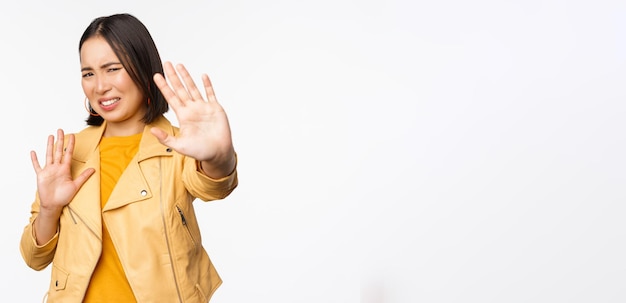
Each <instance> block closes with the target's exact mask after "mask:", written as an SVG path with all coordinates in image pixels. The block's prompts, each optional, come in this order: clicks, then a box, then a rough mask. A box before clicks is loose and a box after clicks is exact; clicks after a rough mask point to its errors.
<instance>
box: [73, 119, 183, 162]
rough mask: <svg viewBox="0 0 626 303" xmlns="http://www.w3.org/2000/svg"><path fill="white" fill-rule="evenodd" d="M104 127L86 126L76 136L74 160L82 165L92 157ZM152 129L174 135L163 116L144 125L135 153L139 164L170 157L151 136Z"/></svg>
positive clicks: (171, 127) (105, 123)
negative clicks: (165, 156)
mask: <svg viewBox="0 0 626 303" xmlns="http://www.w3.org/2000/svg"><path fill="white" fill-rule="evenodd" d="M106 125H107V122H106V121H105V122H104V123H102V125H100V126H88V127H87V128H85V129H84V130H83V131H81V132H80V133H78V134H76V142H77V143H76V145H75V147H74V154H73V156H72V158H73V159H74V160H76V161H80V162H83V163H84V162H87V160H88V159H90V158H91V157H92V155H93V153H95V152H96V151H97V149H98V144H99V143H100V139H101V138H102V135H103V134H104V130H105V129H106ZM152 127H158V128H160V129H162V130H164V131H165V132H166V133H167V134H168V135H170V136H173V135H174V127H173V126H172V124H171V123H170V121H169V120H167V118H165V117H164V116H160V117H159V118H157V119H156V120H155V121H153V122H152V123H150V124H148V125H146V126H145V127H144V129H143V134H142V136H141V142H140V143H139V151H138V152H137V160H138V161H139V162H141V161H142V160H145V159H147V158H150V157H154V156H162V155H168V154H169V155H171V153H170V152H168V151H167V150H168V148H167V147H166V146H164V145H163V144H161V143H160V142H159V140H158V139H157V138H156V137H155V136H154V135H152V133H151V132H150V129H151V128H152Z"/></svg>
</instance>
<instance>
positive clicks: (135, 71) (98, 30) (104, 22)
mask: <svg viewBox="0 0 626 303" xmlns="http://www.w3.org/2000/svg"><path fill="white" fill-rule="evenodd" d="M92 37H102V38H104V40H106V41H107V43H109V45H110V46H111V48H112V49H113V52H115V55H117V57H118V58H119V59H120V61H121V63H122V65H123V66H124V69H126V72H128V75H129V76H130V78H131V79H132V80H133V82H135V84H136V85H137V86H138V87H139V89H140V90H141V91H142V92H143V95H144V97H145V102H144V104H145V106H146V107H147V108H148V111H147V112H146V114H145V115H144V116H143V120H142V121H143V122H145V123H151V122H152V121H154V120H155V119H156V118H157V117H159V116H161V115H162V114H164V113H165V112H167V111H168V110H169V105H168V104H167V102H166V101H165V98H164V97H163V94H161V91H160V90H159V89H158V87H157V86H156V84H155V83H154V80H153V78H152V77H153V76H154V74H155V73H160V74H163V62H162V61H161V56H160V55H159V51H158V50H157V48H156V45H155V43H154V40H152V36H151V35H150V33H149V32H148V29H147V28H146V26H145V25H144V24H143V23H141V21H139V19H137V18H136V17H134V16H132V15H129V14H115V15H110V16H104V17H99V18H96V19H94V20H93V21H92V22H91V23H90V24H89V26H88V27H87V29H85V31H84V32H83V35H82V37H80V43H79V45H78V52H79V54H80V50H81V49H82V47H83V43H85V41H87V40H88V39H89V38H92ZM148 100H149V102H148ZM89 110H90V111H92V113H94V114H95V111H93V109H92V108H91V106H90V107H89ZM85 122H87V125H102V123H103V122H104V119H103V118H102V117H101V116H96V115H89V117H87V119H86V120H85Z"/></svg>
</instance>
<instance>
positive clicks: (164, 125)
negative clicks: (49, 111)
mask: <svg viewBox="0 0 626 303" xmlns="http://www.w3.org/2000/svg"><path fill="white" fill-rule="evenodd" d="M152 127H158V128H160V129H162V130H164V131H165V132H166V133H167V134H169V135H174V134H175V128H174V127H173V126H172V124H171V123H170V122H169V121H168V120H167V119H166V118H165V117H164V116H161V117H159V118H157V119H156V120H155V121H154V122H153V123H151V124H148V125H146V126H145V127H144V130H143V134H142V137H141V141H140V143H139V150H138V151H137V155H136V156H135V158H134V159H135V160H134V161H131V163H129V165H128V167H127V169H126V171H125V173H124V174H123V175H122V176H120V180H122V179H124V180H133V182H124V180H122V181H120V182H118V185H117V186H116V188H114V190H113V192H112V193H111V196H110V198H109V201H108V203H107V205H106V206H105V209H104V210H107V209H114V208H117V207H121V206H123V205H126V204H128V203H133V202H136V201H140V200H144V199H147V198H150V197H151V196H152V195H153V193H152V192H151V191H150V190H149V186H148V185H147V183H146V180H145V177H144V176H143V174H142V173H141V170H140V168H139V163H141V161H142V160H145V159H148V158H151V157H155V156H162V155H163V156H171V155H172V152H171V151H169V152H168V148H167V147H166V146H164V145H163V144H161V143H160V142H159V141H158V139H157V138H156V137H155V136H154V135H152V133H151V132H150V128H152ZM105 129H106V122H104V123H103V124H102V125H101V126H88V127H87V128H85V129H83V130H82V131H81V132H79V133H77V134H76V141H75V142H76V144H75V146H74V153H73V155H72V159H73V160H74V161H77V162H79V163H82V165H78V166H76V167H75V168H76V169H77V170H79V171H76V172H75V173H80V171H82V170H83V169H84V168H86V167H93V168H95V169H96V173H95V174H94V175H92V176H91V177H90V178H89V179H88V180H87V182H85V183H84V184H83V186H82V188H81V190H79V191H78V192H77V193H76V196H74V199H73V201H72V203H70V205H68V207H70V211H72V212H75V213H76V214H77V215H78V216H79V217H80V218H81V220H83V221H84V222H85V224H86V225H87V226H89V228H90V229H91V230H92V231H93V232H94V234H95V235H96V236H97V237H98V238H100V239H101V238H102V220H101V218H102V213H101V208H100V195H99V193H100V154H99V150H98V145H99V143H100V139H101V138H102V134H103V133H104V130H105ZM66 142H67V138H66ZM77 164H78V163H77ZM120 184H121V185H120ZM131 185H132V186H134V187H137V188H129V187H130V186H131ZM120 186H121V188H119V189H118V187H120ZM144 189H145V190H146V191H147V195H146V194H145V193H142V191H143V190H144ZM127 193H130V194H127Z"/></svg>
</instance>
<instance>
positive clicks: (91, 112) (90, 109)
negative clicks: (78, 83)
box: [83, 97, 100, 117]
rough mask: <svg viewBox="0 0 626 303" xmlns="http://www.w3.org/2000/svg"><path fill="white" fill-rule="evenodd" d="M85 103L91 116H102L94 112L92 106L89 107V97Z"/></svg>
mask: <svg viewBox="0 0 626 303" xmlns="http://www.w3.org/2000/svg"><path fill="white" fill-rule="evenodd" d="M83 103H85V110H87V112H88V113H89V115H90V116H94V117H97V116H100V115H98V113H96V111H95V110H93V108H91V106H89V105H87V104H89V99H87V97H85V101H83Z"/></svg>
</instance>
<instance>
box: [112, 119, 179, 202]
mask: <svg viewBox="0 0 626 303" xmlns="http://www.w3.org/2000/svg"><path fill="white" fill-rule="evenodd" d="M152 127H159V128H161V129H163V130H164V131H165V132H167V133H168V134H169V135H173V134H174V133H173V129H172V125H171V124H170V123H169V121H167V120H166V119H165V118H164V117H161V118H159V119H157V120H156V121H155V122H154V123H152V124H151V125H147V126H146V127H144V131H143V134H142V136H141V142H140V143H139V150H138V151H137V154H136V155H135V156H134V157H133V159H132V160H131V161H130V163H129V164H128V166H127V167H126V169H125V170H124V172H123V173H122V175H121V176H120V179H119V180H118V181H117V184H116V185H115V187H114V188H113V191H112V192H111V196H110V197H109V201H107V203H106V205H105V206H104V209H103V210H102V211H103V212H106V211H109V210H113V209H116V208H119V207H122V206H125V205H128V204H130V203H135V202H139V201H143V200H146V199H148V198H150V197H152V196H153V191H154V190H156V189H155V188H151V187H150V186H149V184H148V182H147V180H146V177H145V175H144V173H143V171H142V169H141V164H142V162H143V161H145V160H147V159H150V158H153V157H157V156H171V155H172V153H171V151H168V149H167V147H166V146H164V145H162V144H161V143H160V142H159V141H158V140H157V138H156V137H155V136H154V135H152V133H151V132H150V128H152ZM153 185H154V184H153Z"/></svg>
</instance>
